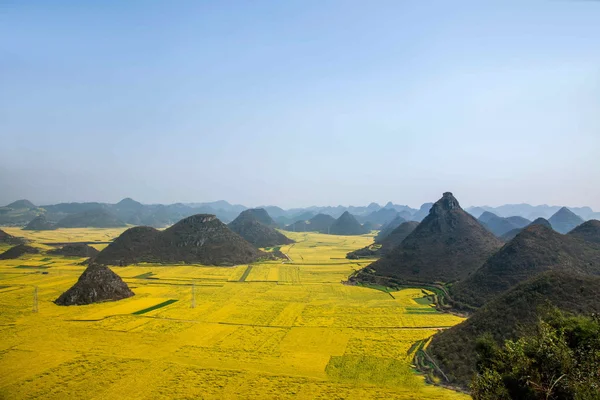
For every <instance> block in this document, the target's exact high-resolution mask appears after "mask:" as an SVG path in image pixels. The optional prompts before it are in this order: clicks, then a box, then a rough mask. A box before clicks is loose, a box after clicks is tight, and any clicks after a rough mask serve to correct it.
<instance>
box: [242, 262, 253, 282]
mask: <svg viewBox="0 0 600 400" xmlns="http://www.w3.org/2000/svg"><path fill="white" fill-rule="evenodd" d="M251 271H252V265H248V267H247V268H246V270H245V271H244V273H243V274H242V276H241V277H240V280H239V281H240V282H245V281H246V278H247V277H248V275H250V272H251Z"/></svg>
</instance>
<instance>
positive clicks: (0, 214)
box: [0, 200, 46, 226]
mask: <svg viewBox="0 0 600 400" xmlns="http://www.w3.org/2000/svg"><path fill="white" fill-rule="evenodd" d="M45 212H46V210H44V209H43V208H39V207H36V206H35V204H33V203H32V202H30V201H29V200H17V201H14V202H12V203H10V204H9V205H6V206H3V207H0V225H12V226H23V225H26V224H27V223H28V222H29V221H31V220H32V219H34V218H35V217H37V216H38V215H41V214H44V213H45Z"/></svg>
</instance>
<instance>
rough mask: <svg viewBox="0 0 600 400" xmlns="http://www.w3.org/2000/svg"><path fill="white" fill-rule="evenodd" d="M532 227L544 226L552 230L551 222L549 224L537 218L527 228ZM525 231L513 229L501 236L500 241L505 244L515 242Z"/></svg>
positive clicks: (545, 220) (543, 219)
mask: <svg viewBox="0 0 600 400" xmlns="http://www.w3.org/2000/svg"><path fill="white" fill-rule="evenodd" d="M531 225H542V226H545V227H547V228H550V229H552V225H550V222H548V220H547V219H545V218H541V217H540V218H536V219H535V220H534V221H533V222H532V223H530V224H529V225H527V226H531ZM523 229H525V228H515V229H512V230H510V231H508V232H506V233H505V234H504V235H502V236H500V239H501V240H502V241H503V242H510V241H511V240H513V239H514V238H515V237H516V236H517V235H518V234H519V233H521V231H522V230H523Z"/></svg>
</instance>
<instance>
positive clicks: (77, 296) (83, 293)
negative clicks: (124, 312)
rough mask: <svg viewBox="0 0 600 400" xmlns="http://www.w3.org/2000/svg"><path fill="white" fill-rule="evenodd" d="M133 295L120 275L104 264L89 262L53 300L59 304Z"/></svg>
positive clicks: (76, 303) (118, 298)
mask: <svg viewBox="0 0 600 400" xmlns="http://www.w3.org/2000/svg"><path fill="white" fill-rule="evenodd" d="M131 296H134V293H133V292H132V291H131V289H129V286H127V284H126V283H125V282H123V280H122V279H121V277H120V276H119V275H117V274H115V273H114V272H113V271H111V270H110V269H109V268H108V267H107V266H106V265H101V264H96V263H91V264H90V265H89V266H88V267H87V268H86V269H85V271H83V274H81V276H80V277H79V279H78V280H77V283H75V285H73V286H72V287H71V288H70V289H69V290H67V291H66V292H64V293H63V294H61V295H60V297H59V298H58V299H56V300H55V301H54V302H55V303H56V304H57V305H59V306H75V305H77V306H81V305H85V304H92V303H100V302H105V301H116V300H122V299H126V298H128V297H131Z"/></svg>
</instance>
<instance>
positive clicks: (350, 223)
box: [329, 211, 369, 235]
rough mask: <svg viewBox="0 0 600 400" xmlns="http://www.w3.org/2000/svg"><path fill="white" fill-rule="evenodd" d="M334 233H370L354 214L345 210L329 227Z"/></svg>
mask: <svg viewBox="0 0 600 400" xmlns="http://www.w3.org/2000/svg"><path fill="white" fill-rule="evenodd" d="M329 233H330V234H332V235H364V234H365V233H369V231H368V230H367V229H365V228H364V227H363V226H362V225H361V224H360V223H359V222H358V221H357V220H356V218H354V216H353V215H352V214H350V213H349V212H348V211H344V213H343V214H342V215H340V217H339V218H338V219H336V220H335V222H334V223H333V224H332V225H331V227H330V228H329Z"/></svg>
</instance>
